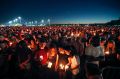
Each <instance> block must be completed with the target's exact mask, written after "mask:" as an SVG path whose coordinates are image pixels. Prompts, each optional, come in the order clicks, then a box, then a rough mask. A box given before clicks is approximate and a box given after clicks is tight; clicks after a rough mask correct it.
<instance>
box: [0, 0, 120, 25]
mask: <svg viewBox="0 0 120 79" xmlns="http://www.w3.org/2000/svg"><path fill="white" fill-rule="evenodd" d="M18 16H21V17H22V18H23V19H24V20H27V21H29V20H38V21H40V20H41V19H45V20H47V19H48V18H49V19H51V23H103V22H108V21H110V20H114V19H118V18H119V17H120V0H0V23H5V22H8V21H9V20H12V19H14V18H15V17H18Z"/></svg>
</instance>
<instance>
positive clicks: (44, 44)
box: [39, 37, 47, 49]
mask: <svg viewBox="0 0 120 79" xmlns="http://www.w3.org/2000/svg"><path fill="white" fill-rule="evenodd" d="M46 44H47V43H46V39H45V38H44V37H42V38H40V39H39V47H40V49H44V48H45V47H46Z"/></svg>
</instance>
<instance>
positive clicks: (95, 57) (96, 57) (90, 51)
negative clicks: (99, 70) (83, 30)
mask: <svg viewBox="0 0 120 79" xmlns="http://www.w3.org/2000/svg"><path fill="white" fill-rule="evenodd" d="M85 56H86V63H93V64H96V65H98V66H99V61H103V60H104V52H103V49H102V47H101V46H100V37H99V36H94V37H92V39H91V44H90V46H87V47H86V48H85Z"/></svg>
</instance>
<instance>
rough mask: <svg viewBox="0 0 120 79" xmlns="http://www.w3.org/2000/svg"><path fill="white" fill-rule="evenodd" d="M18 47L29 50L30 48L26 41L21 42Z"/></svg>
mask: <svg viewBox="0 0 120 79" xmlns="http://www.w3.org/2000/svg"><path fill="white" fill-rule="evenodd" d="M16 46H17V48H27V47H28V46H27V43H26V42H25V41H24V40H22V41H20V42H19V43H18V44H17V45H16Z"/></svg>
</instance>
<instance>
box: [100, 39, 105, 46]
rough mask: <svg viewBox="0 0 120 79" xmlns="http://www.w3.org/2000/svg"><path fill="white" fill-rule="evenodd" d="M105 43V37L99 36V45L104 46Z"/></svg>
mask: <svg viewBox="0 0 120 79" xmlns="http://www.w3.org/2000/svg"><path fill="white" fill-rule="evenodd" d="M105 43H106V40H105V38H103V37H102V38H100V45H101V46H104V45H105Z"/></svg>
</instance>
